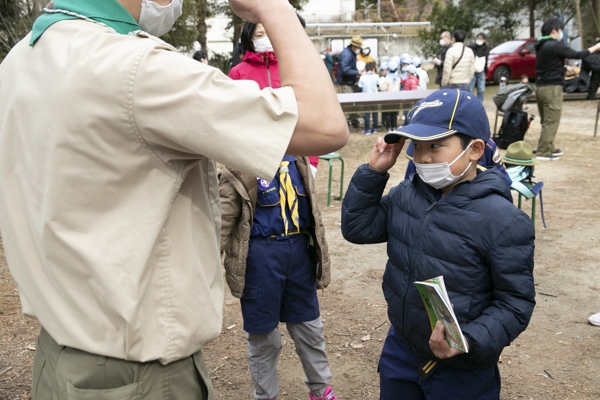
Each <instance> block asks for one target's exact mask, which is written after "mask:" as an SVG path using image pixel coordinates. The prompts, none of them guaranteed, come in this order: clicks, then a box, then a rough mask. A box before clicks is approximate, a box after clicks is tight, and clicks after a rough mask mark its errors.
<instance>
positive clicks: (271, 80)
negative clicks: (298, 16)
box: [229, 51, 319, 167]
mask: <svg viewBox="0 0 600 400" xmlns="http://www.w3.org/2000/svg"><path fill="white" fill-rule="evenodd" d="M229 77H230V78H231V79H234V80H241V79H246V80H250V81H255V82H256V83H258V86H260V88H261V89H264V88H266V87H272V88H274V89H277V88H280V87H281V80H280V79H279V67H278V66H277V57H275V53H273V52H272V51H267V52H264V53H253V52H251V51H247V52H246V53H245V54H244V59H243V60H242V62H241V63H239V64H238V65H236V66H235V67H233V68H232V69H231V71H229ZM308 159H309V160H310V164H311V165H313V166H314V167H316V166H317V165H318V164H319V157H318V156H310V157H308Z"/></svg>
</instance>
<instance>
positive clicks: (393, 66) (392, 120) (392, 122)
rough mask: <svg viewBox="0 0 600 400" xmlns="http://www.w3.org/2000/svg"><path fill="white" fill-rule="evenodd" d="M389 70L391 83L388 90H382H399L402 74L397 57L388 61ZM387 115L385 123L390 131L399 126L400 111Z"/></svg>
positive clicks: (388, 75) (387, 87)
mask: <svg viewBox="0 0 600 400" xmlns="http://www.w3.org/2000/svg"><path fill="white" fill-rule="evenodd" d="M388 70H389V72H388V73H387V75H386V78H388V79H389V84H388V85H386V90H382V92H383V91H385V92H398V91H399V90H400V76H399V75H398V62H397V61H396V59H395V58H392V60H391V61H390V62H388ZM386 116H387V120H384V121H383V124H384V125H385V126H386V127H387V130H388V132H391V131H393V130H396V128H397V127H398V111H392V112H389V113H386Z"/></svg>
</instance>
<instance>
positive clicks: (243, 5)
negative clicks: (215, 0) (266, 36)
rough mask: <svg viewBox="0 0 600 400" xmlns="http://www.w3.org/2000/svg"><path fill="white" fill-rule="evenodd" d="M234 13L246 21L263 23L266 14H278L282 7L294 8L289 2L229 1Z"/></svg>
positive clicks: (279, 0)
mask: <svg viewBox="0 0 600 400" xmlns="http://www.w3.org/2000/svg"><path fill="white" fill-rule="evenodd" d="M229 5H230V6H231V9H232V10H233V12H234V13H235V14H236V15H237V16H238V17H240V18H241V19H243V20H244V21H248V22H252V23H255V24H257V23H259V22H260V23H262V22H263V16H264V13H265V12H267V13H269V12H271V13H277V12H278V10H280V9H281V8H282V7H290V8H293V7H292V5H291V4H290V3H289V1H287V0H229Z"/></svg>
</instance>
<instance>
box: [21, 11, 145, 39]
mask: <svg viewBox="0 0 600 400" xmlns="http://www.w3.org/2000/svg"><path fill="white" fill-rule="evenodd" d="M72 19H82V20H85V21H89V22H94V23H97V24H100V25H103V26H106V27H108V28H111V29H112V30H114V31H115V32H117V33H120V34H123V35H127V34H129V33H131V32H135V31H139V30H140V27H139V25H138V24H137V22H136V21H135V19H133V17H132V16H131V14H130V13H129V11H127V10H126V9H125V8H124V7H123V6H122V5H121V3H119V2H118V1H117V0H101V1H98V0H53V1H51V2H50V3H48V5H46V7H44V14H42V15H40V16H39V17H38V18H37V19H36V20H35V22H34V23H33V27H32V29H31V40H30V41H29V45H30V46H33V45H34V44H35V42H36V41H37V40H38V39H39V38H40V37H41V36H42V35H43V34H44V32H45V31H46V29H48V28H49V27H50V26H51V25H52V24H54V23H56V22H58V21H64V20H72Z"/></svg>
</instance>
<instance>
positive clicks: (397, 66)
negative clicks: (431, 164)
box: [323, 35, 429, 135]
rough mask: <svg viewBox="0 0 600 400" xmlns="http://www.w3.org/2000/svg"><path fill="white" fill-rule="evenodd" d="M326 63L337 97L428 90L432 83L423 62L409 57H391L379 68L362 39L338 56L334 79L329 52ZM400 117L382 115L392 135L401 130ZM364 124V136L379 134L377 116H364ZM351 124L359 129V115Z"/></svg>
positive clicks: (325, 53) (384, 113) (354, 37)
mask: <svg viewBox="0 0 600 400" xmlns="http://www.w3.org/2000/svg"><path fill="white" fill-rule="evenodd" d="M323 59H324V62H325V65H326V66H327V68H328V69H329V71H330V75H331V76H332V79H334V83H335V87H336V91H337V92H338V93H355V92H363V93H374V92H394V91H400V90H419V89H422V90H425V89H427V85H428V83H429V75H428V74H427V72H426V71H425V70H423V69H422V68H421V63H422V61H421V58H420V57H417V56H411V55H410V54H408V53H405V54H403V55H402V56H401V57H399V56H394V57H391V58H389V60H387V61H386V62H382V63H381V64H379V68H377V61H376V60H375V59H374V58H373V56H372V55H371V49H370V48H369V47H364V48H363V39H362V38H361V37H360V35H355V36H353V37H352V39H351V40H350V44H349V45H348V46H346V48H344V50H343V51H342V52H341V53H340V54H339V56H338V64H337V73H336V74H335V76H334V73H333V69H334V62H333V58H332V57H331V54H330V53H328V52H327V51H325V52H323ZM361 62H362V63H361ZM398 114H399V113H398V111H395V112H382V113H381V117H382V124H383V127H384V129H386V130H387V131H393V130H396V129H397V128H398V124H399V121H398ZM371 116H372V117H373V118H372V119H371ZM364 120H365V129H364V131H363V133H364V134H365V135H370V134H372V133H377V127H378V122H379V121H378V115H377V113H367V114H365V115H364ZM371 121H372V124H371ZM349 122H350V124H351V126H352V127H353V128H354V129H358V127H359V121H358V117H357V115H350V116H349Z"/></svg>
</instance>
